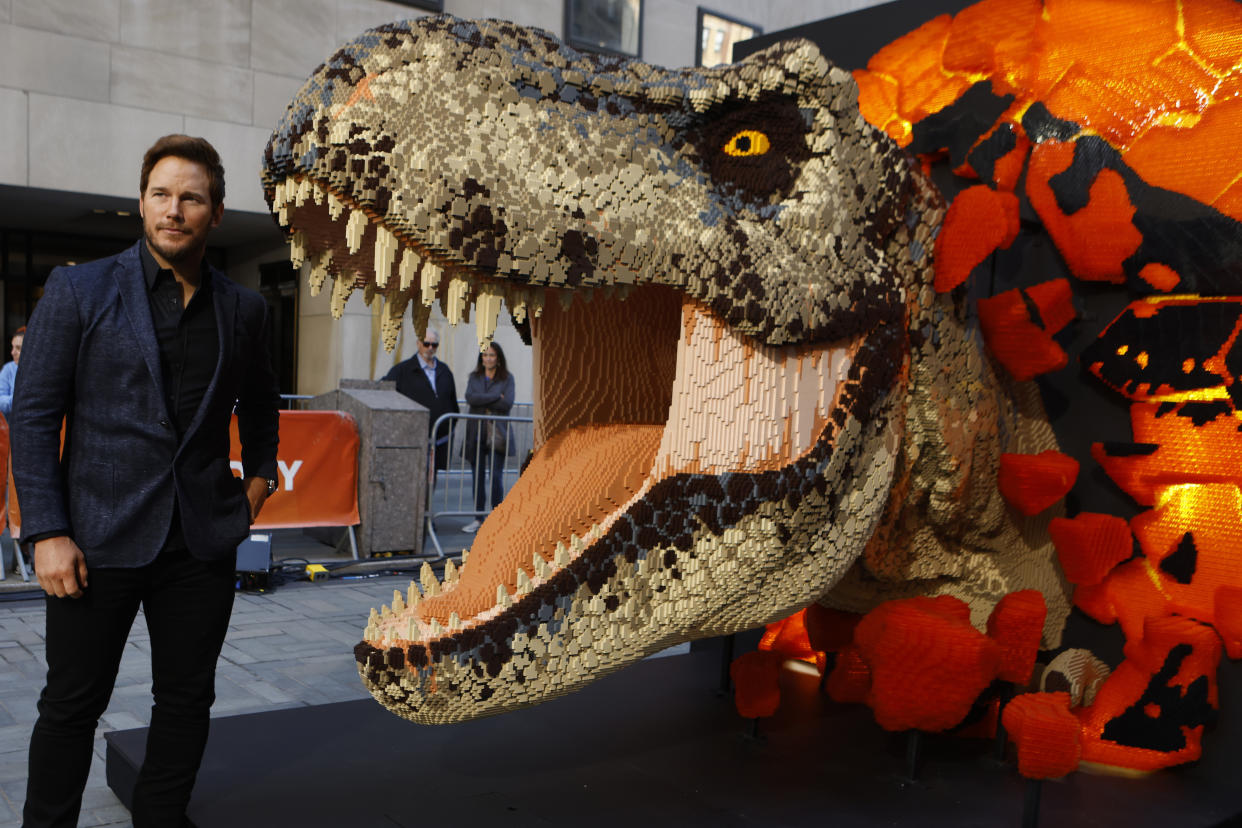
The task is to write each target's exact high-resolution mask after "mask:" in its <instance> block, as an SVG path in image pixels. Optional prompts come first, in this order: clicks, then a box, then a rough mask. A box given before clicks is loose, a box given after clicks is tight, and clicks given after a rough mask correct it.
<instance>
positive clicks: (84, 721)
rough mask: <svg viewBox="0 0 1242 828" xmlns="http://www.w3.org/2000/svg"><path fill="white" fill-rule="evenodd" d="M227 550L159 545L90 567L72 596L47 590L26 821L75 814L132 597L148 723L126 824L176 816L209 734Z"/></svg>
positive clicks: (225, 615)
mask: <svg viewBox="0 0 1242 828" xmlns="http://www.w3.org/2000/svg"><path fill="white" fill-rule="evenodd" d="M235 566H236V561H235V560H234V558H233V557H232V556H230V557H229V558H227V559H225V560H222V561H215V562H212V563H206V562H204V561H200V560H198V559H197V558H195V557H193V556H192V555H190V553H189V552H188V551H186V550H164V551H163V552H161V553H160V554H159V556H158V557H157V558H156V559H155V560H154V561H153V562H151V563H150V564H147V565H146V566H142V567H137V568H134V569H104V568H99V569H92V570H90V573H89V582H90V586H89V587H88V588H87V589H86V591H85V593H84V594H83V596H82V597H81V598H76V599H74V598H53V597H48V598H47V640H46V645H47V686H46V687H45V688H44V689H43V693H42V694H41V695H40V697H39V718H38V719H37V720H36V722H35V725H34V732H33V733H32V734H31V737H30V771H29V777H28V779H27V783H26V806H25V811H24V814H23V823H22V824H23V826H24V828H36V827H38V828H41V827H42V826H68V827H69V828H72V826H75V825H77V821H78V812H79V811H80V810H81V807H82V789H83V788H84V787H85V786H86V777H87V772H88V771H89V770H90V765H91V753H92V747H93V740H94V735H95V726H96V724H97V723H98V721H99V717H100V716H101V715H103V712H104V711H105V710H106V709H107V707H108V699H109V698H110V697H111V695H112V687H113V685H114V684H115V682H116V674H117V669H118V667H119V666H120V663H121V654H122V651H123V650H124V648H125V641H126V639H127V638H128V637H129V630H130V627H131V626H132V625H133V622H134V617H135V616H136V615H137V613H138V607H139V605H141V606H142V609H143V612H144V613H145V615H146V619H147V630H148V631H149V632H150V635H151V676H152V688H151V689H152V694H153V695H154V697H155V704H154V705H153V707H152V708H151V727H150V730H149V731H148V734H147V752H146V759H145V761H144V762H143V765H142V769H141V770H140V771H139V774H138V782H137V784H136V786H135V788H134V799H133V809H132V813H133V818H134V826H135V828H154V826H159V828H165V826H169V827H170V828H175V827H176V826H180V825H182V824H183V822H184V819H185V809H186V805H187V804H188V803H189V801H190V792H191V791H192V790H193V788H194V778H195V776H196V775H197V773H198V767H199V763H200V762H201V761H202V756H203V749H204V747H206V744H207V727H208V722H209V715H210V711H211V705H212V702H214V701H215V697H216V689H215V680H216V661H217V659H218V658H219V656H220V648H221V647H222V646H223V644H224V636H225V633H226V632H227V631H228V624H229V616H230V614H231V613H232V610H233V594H234V591H233V578H234V568H235Z"/></svg>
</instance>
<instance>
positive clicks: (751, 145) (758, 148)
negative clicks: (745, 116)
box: [724, 129, 772, 157]
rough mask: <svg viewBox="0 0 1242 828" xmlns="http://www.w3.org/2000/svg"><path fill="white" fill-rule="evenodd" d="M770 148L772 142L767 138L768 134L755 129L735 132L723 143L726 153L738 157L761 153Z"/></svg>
mask: <svg viewBox="0 0 1242 828" xmlns="http://www.w3.org/2000/svg"><path fill="white" fill-rule="evenodd" d="M771 148H772V142H771V141H769V140H768V136H766V135H764V134H763V133H762V132H760V131H759V130H757V129H744V130H742V131H741V132H738V133H737V134H735V135H734V136H733V137H732V138H730V139H729V140H728V142H727V143H725V145H724V151H725V154H726V155H733V156H738V157H744V156H748V155H763V154H764V153H765V152H767V151H768V150H769V149H771Z"/></svg>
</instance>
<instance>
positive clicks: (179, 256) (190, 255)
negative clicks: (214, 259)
mask: <svg viewBox="0 0 1242 828" xmlns="http://www.w3.org/2000/svg"><path fill="white" fill-rule="evenodd" d="M142 235H143V236H144V237H145V238H146V240H147V246H148V247H150V248H151V250H153V251H155V252H156V253H158V254H159V255H160V258H162V259H163V260H164V261H166V262H168V263H169V264H181V263H183V262H193V261H195V260H196V259H199V258H201V257H202V252H203V250H202V245H199V244H187V245H185V246H184V247H179V248H176V249H175V250H173V249H169V248H168V247H166V246H164V245H163V244H161V243H160V242H159V241H157V240H156V238H155V237H154V236H153V235H152V233H151V231H150V230H148V229H147V228H146V227H144V228H142Z"/></svg>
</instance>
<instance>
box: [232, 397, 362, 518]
mask: <svg viewBox="0 0 1242 828" xmlns="http://www.w3.org/2000/svg"><path fill="white" fill-rule="evenodd" d="M229 438H230V441H231V446H230V449H229V460H230V462H231V464H232V466H233V473H234V474H236V475H237V476H238V477H240V476H241V473H242V464H241V443H240V441H239V440H238V438H237V417H234V418H233V423H232V425H231V426H230V427H229ZM276 463H277V476H276V483H277V485H276V493H275V494H273V495H272V496H271V497H269V498H268V499H267V503H266V504H264V506H263V511H262V512H260V513H259V520H258V522H256V523H255V524H254V527H253V528H254V529H283V528H291V527H299V526H353V525H354V524H356V523H358V428H357V425H356V424H355V423H354V418H353V417H351V416H350V415H348V414H346V413H345V412H344V411H282V412H280V449H279V451H278V452H277V460H276Z"/></svg>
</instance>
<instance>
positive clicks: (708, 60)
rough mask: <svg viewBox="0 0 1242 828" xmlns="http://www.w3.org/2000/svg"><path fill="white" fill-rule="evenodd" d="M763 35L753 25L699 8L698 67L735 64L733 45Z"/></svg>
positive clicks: (758, 28)
mask: <svg viewBox="0 0 1242 828" xmlns="http://www.w3.org/2000/svg"><path fill="white" fill-rule="evenodd" d="M761 34H763V29H762V28H760V27H759V26H756V25H754V24H753V23H744V22H742V21H741V20H734V19H733V18H731V17H725V16H724V15H723V14H717V13H716V12H713V11H708V10H707V9H705V8H703V7H702V6H699V37H698V41H697V45H698V54H697V55H695V64H697V65H698V66H717V65H719V64H722V63H732V62H733V44H734V43H737V42H739V41H742V40H749V39H750V38H752V37H754V36H755V35H761Z"/></svg>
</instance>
